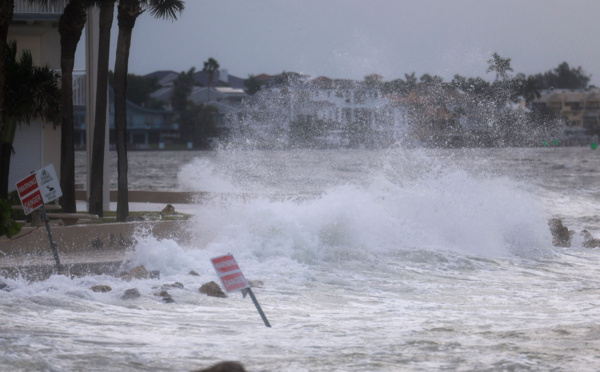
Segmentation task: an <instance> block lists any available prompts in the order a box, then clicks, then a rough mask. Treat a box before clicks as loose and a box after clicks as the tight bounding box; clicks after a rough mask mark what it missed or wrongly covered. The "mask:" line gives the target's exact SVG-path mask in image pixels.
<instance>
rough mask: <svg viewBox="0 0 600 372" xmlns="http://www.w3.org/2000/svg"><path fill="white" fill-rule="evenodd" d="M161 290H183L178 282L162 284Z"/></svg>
mask: <svg viewBox="0 0 600 372" xmlns="http://www.w3.org/2000/svg"><path fill="white" fill-rule="evenodd" d="M161 288H162V289H165V290H166V289H168V288H178V289H183V284H181V283H179V282H175V283H173V284H163V285H162V287H161Z"/></svg>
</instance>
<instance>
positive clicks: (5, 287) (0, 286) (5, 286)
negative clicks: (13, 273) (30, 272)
mask: <svg viewBox="0 0 600 372" xmlns="http://www.w3.org/2000/svg"><path fill="white" fill-rule="evenodd" d="M0 289H4V290H8V284H6V283H4V282H3V281H1V280H0Z"/></svg>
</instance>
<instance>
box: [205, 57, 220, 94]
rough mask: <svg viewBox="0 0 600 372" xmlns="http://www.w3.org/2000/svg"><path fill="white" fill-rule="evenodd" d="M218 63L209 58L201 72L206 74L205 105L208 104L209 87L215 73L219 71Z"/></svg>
mask: <svg viewBox="0 0 600 372" xmlns="http://www.w3.org/2000/svg"><path fill="white" fill-rule="evenodd" d="M219 67H220V66H219V62H217V60H216V59H214V58H209V59H208V61H206V62H204V68H203V69H202V72H204V73H206V74H208V89H207V90H206V97H207V99H206V104H207V105H208V103H209V102H210V86H211V85H212V82H213V79H214V78H215V72H216V71H218V70H219Z"/></svg>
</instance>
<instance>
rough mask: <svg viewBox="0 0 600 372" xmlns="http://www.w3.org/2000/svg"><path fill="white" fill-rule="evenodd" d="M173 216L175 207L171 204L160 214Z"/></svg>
mask: <svg viewBox="0 0 600 372" xmlns="http://www.w3.org/2000/svg"><path fill="white" fill-rule="evenodd" d="M172 214H175V207H174V206H172V205H171V204H167V206H166V207H164V208H163V210H162V211H161V212H160V215H161V216H169V215H172Z"/></svg>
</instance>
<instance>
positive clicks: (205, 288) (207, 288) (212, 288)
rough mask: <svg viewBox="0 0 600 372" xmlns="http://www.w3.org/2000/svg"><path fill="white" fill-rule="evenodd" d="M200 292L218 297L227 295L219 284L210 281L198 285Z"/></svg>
mask: <svg viewBox="0 0 600 372" xmlns="http://www.w3.org/2000/svg"><path fill="white" fill-rule="evenodd" d="M200 293H204V294H205V295H207V296H211V297H220V298H225V297H227V295H226V294H225V292H223V290H222V289H221V287H219V285H218V284H217V283H215V282H212V281H211V282H208V283H205V284H202V286H201V287H200Z"/></svg>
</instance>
